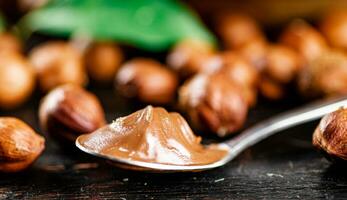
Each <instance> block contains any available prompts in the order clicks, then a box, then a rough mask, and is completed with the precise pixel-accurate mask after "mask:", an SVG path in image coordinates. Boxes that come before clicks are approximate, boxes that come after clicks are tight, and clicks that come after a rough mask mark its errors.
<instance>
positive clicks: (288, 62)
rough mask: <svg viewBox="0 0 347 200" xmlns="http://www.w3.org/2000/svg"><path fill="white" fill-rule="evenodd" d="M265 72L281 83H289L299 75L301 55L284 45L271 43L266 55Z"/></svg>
mask: <svg viewBox="0 0 347 200" xmlns="http://www.w3.org/2000/svg"><path fill="white" fill-rule="evenodd" d="M266 64H267V65H266V67H265V72H264V73H265V74H266V75H267V76H269V77H270V78H271V79H273V80H275V81H278V82H279V83H281V84H288V83H289V82H291V81H292V80H294V78H295V77H296V76H297V74H298V72H299V70H300V68H301V66H302V60H301V56H300V55H299V54H298V53H296V52H295V51H294V50H292V49H291V48H288V47H286V46H284V45H271V46H269V48H268V53H267V56H266Z"/></svg>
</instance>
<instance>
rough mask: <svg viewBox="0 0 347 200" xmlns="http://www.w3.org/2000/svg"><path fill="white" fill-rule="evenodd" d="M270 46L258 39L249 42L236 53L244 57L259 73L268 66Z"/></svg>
mask: <svg viewBox="0 0 347 200" xmlns="http://www.w3.org/2000/svg"><path fill="white" fill-rule="evenodd" d="M267 49H268V44H267V41H265V40H264V39H256V40H252V41H249V42H247V43H246V44H244V45H243V46H242V47H240V48H239V49H237V50H236V51H237V52H238V53H239V54H240V55H241V56H243V57H244V58H245V59H246V60H247V61H248V62H249V63H250V64H252V65H253V67H254V68H256V69H257V70H258V71H262V70H263V69H264V67H265V65H266V55H267Z"/></svg>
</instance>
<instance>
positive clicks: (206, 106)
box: [179, 74, 248, 137]
mask: <svg viewBox="0 0 347 200" xmlns="http://www.w3.org/2000/svg"><path fill="white" fill-rule="evenodd" d="M179 104H180V107H181V108H182V110H184V111H185V112H186V113H187V114H188V116H189V117H190V119H191V121H192V122H193V124H194V125H195V126H196V127H204V126H206V127H207V128H208V129H210V130H211V131H212V132H214V133H216V134H217V135H218V136H220V137H223V136H226V135H228V134H231V133H233V132H235V131H237V130H239V129H240V128H241V127H242V125H243V124H244V122H245V119H246V115H247V110H248V107H247V102H246V101H245V99H244V97H243V95H242V92H241V91H240V89H239V87H238V86H236V85H235V83H234V82H232V81H230V80H229V79H228V78H227V77H225V76H223V75H221V74H213V75H207V74H199V75H195V76H194V77H193V78H192V79H191V80H188V81H187V82H186V83H184V84H183V86H182V87H181V88H180V90H179Z"/></svg>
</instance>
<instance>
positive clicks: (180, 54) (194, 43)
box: [167, 40, 214, 78]
mask: <svg viewBox="0 0 347 200" xmlns="http://www.w3.org/2000/svg"><path fill="white" fill-rule="evenodd" d="M213 53H214V48H213V46H212V45H211V44H208V43H205V42H202V41H198V40H183V41H181V42H179V43H178V44H177V45H176V46H174V48H173V49H172V50H171V52H170V53H169V55H168V57H167V64H168V66H169V67H171V68H172V69H173V70H175V71H177V72H178V73H179V74H180V75H181V76H182V77H183V78H186V77H189V76H191V75H194V74H196V73H198V72H200V71H201V70H202V69H203V64H204V62H205V60H206V59H207V58H208V57H209V56H211V55H213Z"/></svg>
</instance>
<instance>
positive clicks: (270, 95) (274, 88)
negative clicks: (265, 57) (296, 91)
mask: <svg viewBox="0 0 347 200" xmlns="http://www.w3.org/2000/svg"><path fill="white" fill-rule="evenodd" d="M259 92H260V94H261V95H262V96H263V97H265V98H266V99H268V100H279V99H282V98H283V97H284V95H285V88H284V86H283V85H282V84H280V83H278V82H277V81H274V80H272V79H271V78H268V77H262V78H261V80H260V82H259Z"/></svg>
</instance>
